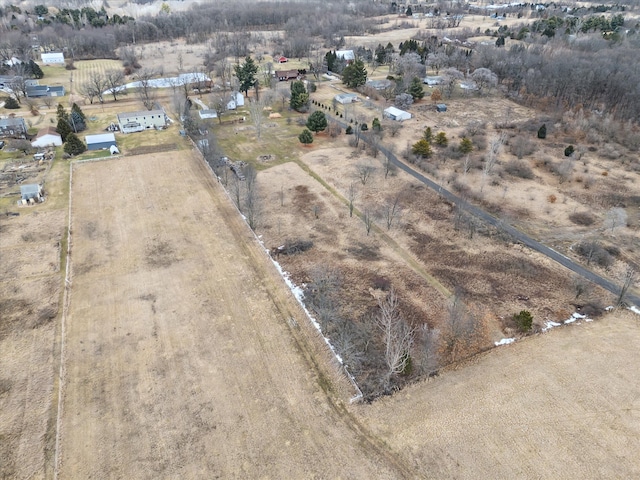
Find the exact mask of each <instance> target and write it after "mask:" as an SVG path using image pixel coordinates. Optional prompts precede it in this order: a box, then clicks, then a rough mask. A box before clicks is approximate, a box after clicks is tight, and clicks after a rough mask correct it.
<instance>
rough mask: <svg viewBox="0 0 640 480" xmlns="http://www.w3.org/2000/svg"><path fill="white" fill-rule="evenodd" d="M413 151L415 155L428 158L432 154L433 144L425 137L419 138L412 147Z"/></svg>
mask: <svg viewBox="0 0 640 480" xmlns="http://www.w3.org/2000/svg"><path fill="white" fill-rule="evenodd" d="M411 151H412V152H413V154H414V155H418V156H419V157H423V158H427V157H430V156H431V144H430V143H429V142H427V141H426V140H425V139H424V138H423V139H421V140H418V141H417V142H416V143H414V144H413V147H411Z"/></svg>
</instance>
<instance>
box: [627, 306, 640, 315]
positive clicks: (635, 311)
mask: <svg viewBox="0 0 640 480" xmlns="http://www.w3.org/2000/svg"><path fill="white" fill-rule="evenodd" d="M629 310H631V311H632V312H633V313H637V314H638V315H640V308H638V307H636V306H635V305H631V306H630V307H629Z"/></svg>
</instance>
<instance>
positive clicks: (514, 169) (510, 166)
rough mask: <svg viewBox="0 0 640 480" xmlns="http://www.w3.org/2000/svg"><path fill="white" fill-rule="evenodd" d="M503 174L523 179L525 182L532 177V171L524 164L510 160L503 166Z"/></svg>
mask: <svg viewBox="0 0 640 480" xmlns="http://www.w3.org/2000/svg"><path fill="white" fill-rule="evenodd" d="M504 170H505V172H507V173H508V174H509V175H513V176H514V177H518V178H524V179H527V180H531V179H532V178H533V177H534V175H533V170H531V168H530V167H529V165H527V163H526V162H523V161H521V160H511V161H509V162H508V163H507V164H506V165H505V166H504Z"/></svg>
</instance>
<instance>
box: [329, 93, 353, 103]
mask: <svg viewBox="0 0 640 480" xmlns="http://www.w3.org/2000/svg"><path fill="white" fill-rule="evenodd" d="M334 98H335V99H336V102H338V103H341V104H342V105H345V104H347V103H353V102H357V101H358V95H356V94H355V93H339V94H338V95H336V96H335V97H334Z"/></svg>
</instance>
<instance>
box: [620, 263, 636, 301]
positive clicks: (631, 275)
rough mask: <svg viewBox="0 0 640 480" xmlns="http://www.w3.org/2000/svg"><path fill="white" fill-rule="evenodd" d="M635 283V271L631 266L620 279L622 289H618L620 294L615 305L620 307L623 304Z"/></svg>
mask: <svg viewBox="0 0 640 480" xmlns="http://www.w3.org/2000/svg"><path fill="white" fill-rule="evenodd" d="M635 281H636V271H635V269H634V268H633V267H632V266H628V267H627V270H626V271H625V272H624V275H623V277H622V287H621V288H620V293H619V294H618V300H617V301H616V305H617V306H620V305H622V303H623V302H624V299H625V297H626V296H627V293H628V292H629V289H630V288H631V286H632V285H633V284H634V283H635Z"/></svg>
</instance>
